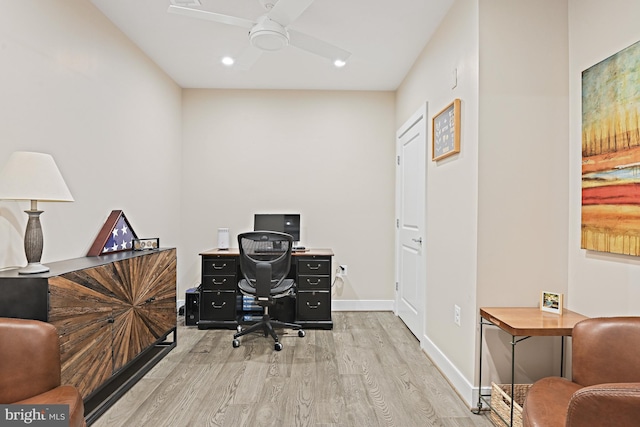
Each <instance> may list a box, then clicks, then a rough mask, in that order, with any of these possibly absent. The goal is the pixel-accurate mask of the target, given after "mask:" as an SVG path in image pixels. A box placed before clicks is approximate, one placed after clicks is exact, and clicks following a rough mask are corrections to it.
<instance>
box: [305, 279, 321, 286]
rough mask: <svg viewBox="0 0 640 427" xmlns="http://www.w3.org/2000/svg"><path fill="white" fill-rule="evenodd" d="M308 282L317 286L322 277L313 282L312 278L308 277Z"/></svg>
mask: <svg viewBox="0 0 640 427" xmlns="http://www.w3.org/2000/svg"><path fill="white" fill-rule="evenodd" d="M307 283H308V284H309V285H311V286H317V285H319V284H320V279H317V280H316V281H315V282H312V281H311V279H310V278H308V277H307Z"/></svg>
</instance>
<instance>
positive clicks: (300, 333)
mask: <svg viewBox="0 0 640 427" xmlns="http://www.w3.org/2000/svg"><path fill="white" fill-rule="evenodd" d="M305 335H306V334H305V332H304V331H303V330H302V329H298V336H299V337H300V338H302V337H304V336H305Z"/></svg>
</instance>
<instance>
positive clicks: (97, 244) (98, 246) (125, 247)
mask: <svg viewBox="0 0 640 427" xmlns="http://www.w3.org/2000/svg"><path fill="white" fill-rule="evenodd" d="M122 227H125V228H126V234H127V236H126V238H123V237H124V236H123V234H122V233H124V232H125V231H124V230H122ZM116 228H117V229H118V230H122V231H117V232H115V233H114V231H115V230H116ZM118 236H119V237H118ZM115 237H118V238H117V239H116V238H115ZM137 237H138V236H137V235H136V233H135V231H133V228H132V227H131V224H130V223H129V220H128V219H127V217H126V216H125V215H124V212H122V211H121V210H114V211H111V214H109V217H108V218H107V220H106V221H105V223H104V225H103V226H102V228H101V229H100V232H99V233H98V236H97V237H96V239H95V240H94V241H93V244H92V245H91V248H90V249H89V252H87V256H99V255H105V254H107V253H114V252H122V251H130V250H131V249H132V247H131V246H132V245H131V242H132V240H133V239H136V238H137ZM116 241H117V242H116Z"/></svg>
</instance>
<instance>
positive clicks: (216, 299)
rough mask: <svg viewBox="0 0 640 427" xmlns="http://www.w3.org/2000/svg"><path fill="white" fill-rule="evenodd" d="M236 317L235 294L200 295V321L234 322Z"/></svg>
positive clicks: (207, 293)
mask: <svg viewBox="0 0 640 427" xmlns="http://www.w3.org/2000/svg"><path fill="white" fill-rule="evenodd" d="M235 316H236V293H235V292H229V291H224V292H202V293H200V320H233V319H235Z"/></svg>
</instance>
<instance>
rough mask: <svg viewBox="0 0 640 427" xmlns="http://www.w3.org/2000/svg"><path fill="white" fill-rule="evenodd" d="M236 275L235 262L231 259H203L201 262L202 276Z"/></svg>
mask: <svg viewBox="0 0 640 427" xmlns="http://www.w3.org/2000/svg"><path fill="white" fill-rule="evenodd" d="M218 274H234V275H235V274H236V260H235V259H233V258H229V257H225V258H204V259H203V260H202V275H203V276H212V275H218Z"/></svg>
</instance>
